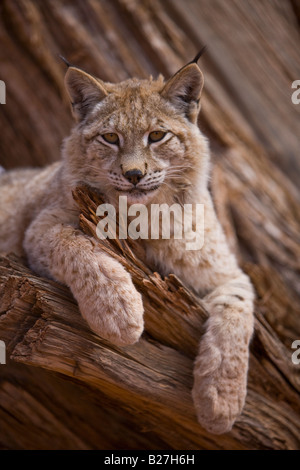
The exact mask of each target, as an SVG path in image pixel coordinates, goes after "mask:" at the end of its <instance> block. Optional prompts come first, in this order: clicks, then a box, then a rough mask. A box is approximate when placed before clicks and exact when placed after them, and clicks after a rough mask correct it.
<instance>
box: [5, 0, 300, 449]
mask: <svg viewBox="0 0 300 470" xmlns="http://www.w3.org/2000/svg"><path fill="white" fill-rule="evenodd" d="M0 15H1V16H0V44H1V46H0V79H1V80H4V81H5V83H6V89H7V97H6V105H0V128H1V139H0V165H3V166H4V167H5V168H6V169H10V168H14V167H17V166H43V165H45V164H47V163H49V162H52V161H55V160H57V159H59V157H60V146H61V142H62V140H63V138H64V137H65V136H67V135H68V133H69V130H70V128H71V126H72V118H71V113H70V109H69V104H68V100H67V97H66V93H65V90H64V86H63V77H64V73H65V66H64V64H63V63H62V62H61V61H60V60H59V59H58V54H62V55H63V56H65V57H66V58H67V59H68V60H69V61H70V62H72V63H74V64H76V65H78V66H80V67H81V68H83V69H85V70H87V71H88V72H90V73H92V74H95V75H97V76H99V77H100V78H102V79H104V80H109V81H119V80H122V79H125V78H127V77H130V76H138V77H147V76H148V75H149V74H152V75H154V76H156V75H158V74H159V73H162V74H163V75H164V76H165V77H168V76H170V75H171V74H172V73H174V72H175V71H176V70H177V69H178V68H179V67H181V66H182V65H184V64H185V63H186V62H187V61H189V60H191V58H192V57H193V56H194V55H195V53H196V52H197V51H198V50H199V49H200V47H201V46H202V45H203V44H206V45H207V46H208V49H207V52H206V54H205V56H204V57H203V59H202V58H201V62H200V67H201V68H202V70H203V72H204V76H205V89H204V96H203V104H202V111H201V115H200V119H199V126H200V128H201V129H202V130H203V132H204V133H206V135H207V136H208V137H209V138H210V142H211V149H212V157H213V163H214V168H213V171H212V179H211V188H212V192H213V195H214V200H215V205H216V209H217V211H218V214H219V217H220V219H221V221H222V224H223V227H224V229H225V231H226V233H227V236H228V239H229V241H230V244H231V247H232V249H233V250H234V251H235V252H236V253H237V256H238V257H239V260H240V264H241V266H242V267H243V269H245V270H246V271H247V272H248V274H249V275H250V276H251V278H252V280H253V283H254V285H255V287H256V290H257V305H256V335H255V337H254V339H253V342H252V346H251V361H250V373H249V394H248V398H247V402H246V407H245V411H244V413H243V415H242V417H241V418H240V419H239V421H238V423H237V425H236V426H235V428H234V429H233V431H232V432H231V433H229V434H228V435H226V436H221V437H216V436H212V435H208V434H207V433H205V432H204V431H203V430H202V429H201V428H200V427H197V425H196V423H195V419H194V417H193V416H192V414H191V413H192V412H191V411H190V408H189V407H190V406H191V405H190V402H189V399H188V398H186V397H187V394H188V392H189V387H190V386H191V377H190V376H188V371H189V372H191V364H192V362H191V361H192V356H191V351H188V350H187V352H186V353H185V351H181V352H180V353H178V352H177V351H176V350H174V348H173V346H172V345H171V346H172V347H169V348H167V346H165V345H161V344H160V343H159V342H155V340H156V338H155V331H154V330H153V331H152V330H151V332H152V336H151V335H150V333H149V331H148V330H147V332H148V333H147V334H148V336H146V337H145V339H144V340H143V341H142V343H141V344H140V345H139V346H138V345H137V346H135V347H134V348H133V349H130V353H129V352H127V353H126V355H125V356H124V354H123V353H120V352H118V350H117V349H114V348H110V347H109V346H108V345H105V344H103V343H101V341H98V340H97V339H96V338H95V337H94V336H93V335H92V334H91V333H90V332H89V331H88V329H87V328H85V327H84V325H83V322H82V321H81V319H80V317H79V315H78V311H77V309H76V306H75V305H74V302H72V299H71V298H70V296H69V294H68V292H67V289H63V288H61V287H59V286H57V285H54V283H52V284H51V283H49V282H47V281H44V280H39V279H38V278H35V277H34V276H33V275H32V273H30V272H28V271H27V270H26V268H25V267H23V266H22V265H21V264H20V262H17V261H12V260H11V259H10V260H8V259H7V258H5V257H4V258H2V260H1V263H0V315H1V316H0V339H2V340H5V341H6V344H7V346H8V352H9V353H10V354H11V355H12V358H11V359H10V360H9V362H8V365H7V366H0V420H1V431H0V447H2V448H26V449H28V448H57V449H62V448H69V449H70V448H98V449H101V448H102V449H120V448H123V449H124V448H127V449H136V448H141V449H143V448H144V449H147V448H148V449H167V448H169V449H170V448H175V449H185V448H187V449H197V448H216V449H230V448H235V449H239V448H240V449H246V448H260V449H261V448H274V449H284V448H289V449H292V448H294V449H295V448H300V428H299V422H300V420H299V413H300V400H299V389H300V365H298V366H297V365H294V364H293V363H292V361H291V355H292V352H293V350H292V349H291V344H292V342H293V341H294V340H296V339H300V317H299V313H300V312H299V310H300V309H299V297H300V282H299V268H300V245H299V238H300V237H299V234H300V211H299V190H298V188H299V183H300V172H299V169H300V158H299V135H300V126H299V114H300V105H294V104H293V103H292V101H291V94H292V91H293V90H292V89H291V84H292V82H293V81H294V80H296V79H300V57H299V55H300V54H299V24H300V8H299V1H298V0H291V1H289V0H286V1H284V2H282V1H281V0H253V1H251V2H250V1H248V0H230V1H227V2H224V1H222V0H212V1H210V0H185V1H182V0H113V1H109V0H85V1H81V0H72V1H71V0H64V1H63V0H3V1H2V2H1V4H0ZM53 292H54V294H53ZM55 298H56V299H60V300H56V302H58V303H61V304H62V305H63V314H64V315H63V316H62V318H59V317H58V316H57V315H56V314H55V312H56V307H55ZM71 320H72V321H71ZM70 324H72V325H73V326H72V327H71V326H70ZM153 335H154V336H153ZM65 338H67V339H68V341H69V342H68V343H66V342H65V341H64V339H65ZM54 339H55V340H56V341H58V344H59V345H60V347H61V350H60V353H61V358H60V362H59V361H58V355H57V350H56V357H55V360H56V362H55V361H54V359H53V357H54V349H53V341H54ZM60 339H61V341H59V340H60ZM160 340H161V338H160ZM32 344H34V347H33V348H32V347H31V346H30V347H29V345H32ZM67 344H69V347H70V349H69V350H67ZM266 345H267V346H266ZM169 346H170V345H169ZM89 348H91V351H93V355H92V356H89V358H88V361H87V359H86V355H87V354H88V353H87V352H85V351H87V350H89ZM143 348H144V349H143ZM183 349H184V348H183ZM76 352H77V354H78V357H77V358H76ZM151 354H152V356H153V357H154V358H155V361H156V369H155V370H156V372H157V374H158V375H157V376H156V377H157V380H158V377H161V376H162V377H164V378H165V380H166V383H165V386H166V387H170V388H171V389H172V387H173V388H174V390H177V388H178V390H179V391H178V393H179V392H180V393H179V396H180V397H184V399H182V400H183V401H182V403H183V405H182V407H177V408H176V400H175V401H174V403H173V402H172V403H171V404H170V407H169V406H168V405H167V398H168V395H167V394H165V395H164V394H163V392H162V390H163V386H162V385H160V384H159V381H158V382H157V383H154V385H153V384H152V386H151V387H150V389H149V390H150V391H149V394H148V396H144V397H141V396H140V395H139V392H140V390H138V386H136V388H130V386H129V382H134V380H135V379H136V377H137V376H138V374H137V375H136V377H135V376H134V373H133V372H132V371H134V368H136V367H137V363H139V364H142V365H143V366H144V369H143V370H142V372H143V374H144V373H145V371H146V370H147V364H148V367H149V363H147V361H146V358H145V356H147V355H150V357H151ZM74 355H75V356H74ZM101 355H103V359H102V360H101ZM74 357H75V358H74ZM99 357H100V359H99ZM124 357H125V359H126V361H127V362H126V361H125V359H124ZM62 358H65V359H62ZM137 358H138V360H137ZM114 361H116V364H118V366H117V367H119V368H120V371H122V372H123V373H124V374H125V376H126V377H125V376H124V383H122V379H121V373H120V374H116V376H113V375H109V374H107V373H105V371H107V369H108V368H109V364H111V363H114ZM124 361H125V362H124ZM130 361H133V362H130ZM168 361H169V363H168ZM83 364H84V365H85V367H87V365H88V368H89V371H90V375H89V376H88V377H89V378H88V379H87V375H86V373H85V372H86V370H85V371H83V369H82V366H83ZM151 364H152V366H153V363H151ZM168 364H169V366H170V368H171V370H172V374H171V372H169V373H167V372H166V370H165V368H166V367H167V366H168ZM176 364H177V369H178V371H181V372H182V371H183V372H182V375H180V373H181V372H180V373H179V376H178V377H177V378H176V370H177V369H176ZM125 366H126V367H125ZM96 370H98V371H100V372H98V373H99V376H97V373H96V372H95V371H96ZM153 373H154V372H153ZM95 374H96V376H95ZM126 374H127V375H126ZM160 374H162V375H160ZM170 374H171V376H172V377H171V378H172V380H173V379H174V380H173V381H172V380H171V379H170V382H169V381H168V380H169V379H168V377H169V378H170ZM91 376H92V377H94V379H93V380H91ZM95 377H96V378H95ZM66 378H67V380H66ZM145 380H146V379H145ZM108 384H110V387H108ZM112 384H113V386H112ZM145 384H147V381H146V382H145V383H144V384H142V385H141V387H142V386H144V387H145ZM160 387H161V389H160ZM112 390H113V392H112ZM174 393H175V392H174ZM160 397H162V398H161V399H162V402H161V403H160V399H159V398H160ZM164 400H165V401H164ZM79 403H80V406H78V404H79ZM172 407H173V408H172ZM185 407H186V408H185ZM185 409H186V410H188V412H187V417H186V419H185V418H184V411H185ZM170 410H171V411H170ZM171 412H172V413H173V415H172V414H171ZM198 428H199V429H198Z"/></svg>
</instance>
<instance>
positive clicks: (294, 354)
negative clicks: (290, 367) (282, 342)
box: [291, 339, 300, 366]
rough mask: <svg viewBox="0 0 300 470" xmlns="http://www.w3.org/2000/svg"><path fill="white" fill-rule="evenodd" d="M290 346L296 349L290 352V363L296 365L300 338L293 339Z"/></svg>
mask: <svg viewBox="0 0 300 470" xmlns="http://www.w3.org/2000/svg"><path fill="white" fill-rule="evenodd" d="M291 348H292V349H296V351H295V352H293V354H292V363H293V364H295V365H296V366H298V365H299V364H300V340H299V339H296V340H295V341H293V343H292V346H291Z"/></svg>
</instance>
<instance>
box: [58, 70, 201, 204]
mask: <svg viewBox="0 0 300 470" xmlns="http://www.w3.org/2000/svg"><path fill="white" fill-rule="evenodd" d="M65 83H66V88H67V91H68V94H69V96H70V99H71V102H72V108H73V114H74V116H75V119H76V121H77V125H76V126H75V128H74V130H73V132H72V134H71V136H70V137H69V138H68V140H67V141H66V145H65V152H64V157H65V163H64V166H65V171H66V175H67V178H66V179H67V180H68V182H69V184H71V187H74V186H77V185H79V184H82V183H84V184H87V185H89V186H92V187H94V188H97V189H98V190H99V191H101V192H102V193H103V194H104V195H105V197H106V198H107V200H108V202H110V203H112V204H116V203H117V201H118V197H119V196H120V195H126V196H127V198H128V203H129V204H132V203H143V204H148V203H150V202H157V203H162V202H169V203H172V202H174V200H175V201H184V200H185V199H186V198H185V196H186V195H187V194H188V193H189V192H192V191H193V190H194V189H193V188H195V186H197V187H198V188H199V187H200V186H201V185H204V186H206V181H207V170H208V151H207V143H206V139H205V138H204V137H203V135H202V134H201V132H200V131H199V129H198V126H197V117H198V113H199V110H200V96H201V91H202V87H203V76H202V73H201V71H200V69H199V67H198V66H197V64H196V63H195V62H191V63H189V64H187V65H186V66H185V67H183V68H182V69H180V70H179V71H178V72H177V73H176V74H175V75H174V76H173V77H171V78H170V79H169V80H168V81H167V82H165V81H164V79H163V77H162V76H160V77H159V78H158V79H157V80H153V79H152V77H151V78H150V79H149V80H138V79H135V78H134V79H129V80H125V81H123V82H121V83H117V84H112V83H107V82H103V81H101V80H100V79H98V78H95V77H93V76H91V75H89V74H88V73H86V72H84V71H82V70H80V69H78V68H76V67H73V66H70V67H69V68H68V71H67V73H66V78H65Z"/></svg>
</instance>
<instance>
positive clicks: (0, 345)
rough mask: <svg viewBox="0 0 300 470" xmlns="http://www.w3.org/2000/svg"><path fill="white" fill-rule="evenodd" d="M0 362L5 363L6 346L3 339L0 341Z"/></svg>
mask: <svg viewBox="0 0 300 470" xmlns="http://www.w3.org/2000/svg"><path fill="white" fill-rule="evenodd" d="M0 364H6V346H5V343H4V341H0Z"/></svg>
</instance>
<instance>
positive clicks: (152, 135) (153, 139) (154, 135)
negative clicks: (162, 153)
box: [148, 131, 166, 144]
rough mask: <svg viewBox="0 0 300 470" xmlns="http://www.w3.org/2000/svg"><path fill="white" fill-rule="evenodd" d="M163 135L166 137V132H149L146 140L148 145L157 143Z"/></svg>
mask: <svg viewBox="0 0 300 470" xmlns="http://www.w3.org/2000/svg"><path fill="white" fill-rule="evenodd" d="M165 135H166V132H163V131H153V132H150V134H149V137H148V140H149V142H150V144H152V143H153V142H159V141H160V140H162V139H163V138H164V136H165Z"/></svg>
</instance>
